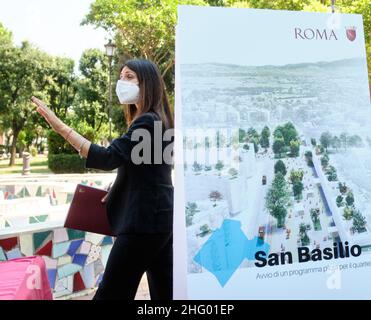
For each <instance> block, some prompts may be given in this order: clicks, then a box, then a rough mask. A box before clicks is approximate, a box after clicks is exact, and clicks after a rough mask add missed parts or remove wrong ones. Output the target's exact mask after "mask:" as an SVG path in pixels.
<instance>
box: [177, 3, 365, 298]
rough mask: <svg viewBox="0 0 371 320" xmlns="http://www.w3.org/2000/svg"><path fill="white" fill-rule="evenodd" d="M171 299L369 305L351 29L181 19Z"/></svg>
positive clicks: (359, 97)
mask: <svg viewBox="0 0 371 320" xmlns="http://www.w3.org/2000/svg"><path fill="white" fill-rule="evenodd" d="M176 38H177V40H176V110H175V114H176V128H177V137H176V139H175V140H176V146H175V148H176V149H175V158H176V170H175V171H176V173H175V243H174V252H175V291H174V293H175V298H176V299H184V298H188V299H370V298H371V125H370V124H371V106H370V92H369V84H368V78H367V63H366V51H365V44H364V33H363V22H362V16H361V15H356V14H338V13H334V14H333V13H309V12H294V11H279V10H260V9H240V8H238V9H237V8H216V7H196V6H179V8H178V26H177V36H176Z"/></svg>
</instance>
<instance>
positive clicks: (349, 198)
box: [345, 191, 354, 207]
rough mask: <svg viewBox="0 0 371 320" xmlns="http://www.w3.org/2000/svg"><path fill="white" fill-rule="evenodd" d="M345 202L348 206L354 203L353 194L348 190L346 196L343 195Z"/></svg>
mask: <svg viewBox="0 0 371 320" xmlns="http://www.w3.org/2000/svg"><path fill="white" fill-rule="evenodd" d="M345 202H346V203H347V205H348V206H350V207H351V206H352V205H353V204H354V195H353V192H352V191H349V192H348V194H347V196H346V197H345Z"/></svg>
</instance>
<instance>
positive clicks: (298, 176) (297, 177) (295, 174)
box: [289, 169, 304, 184]
mask: <svg viewBox="0 0 371 320" xmlns="http://www.w3.org/2000/svg"><path fill="white" fill-rule="evenodd" d="M303 177H304V171H303V170H300V169H299V170H294V169H293V170H291V171H290V177H289V179H290V182H291V183H292V184H295V183H297V182H301V181H302V180H303Z"/></svg>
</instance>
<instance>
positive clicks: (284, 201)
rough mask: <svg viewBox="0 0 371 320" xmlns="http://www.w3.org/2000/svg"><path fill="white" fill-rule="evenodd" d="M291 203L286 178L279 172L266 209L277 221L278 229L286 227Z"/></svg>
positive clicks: (269, 191)
mask: <svg viewBox="0 0 371 320" xmlns="http://www.w3.org/2000/svg"><path fill="white" fill-rule="evenodd" d="M289 203H290V195H289V191H288V186H287V183H286V180H285V177H284V176H283V174H282V173H281V172H278V173H277V174H276V175H275V177H274V179H273V182H272V186H271V187H270V189H269V190H268V193H267V196H266V208H267V209H268V211H269V213H270V214H271V215H272V216H273V217H275V218H276V219H277V227H278V228H282V227H283V226H284V225H285V218H286V215H287V209H286V208H287V206H288V205H289Z"/></svg>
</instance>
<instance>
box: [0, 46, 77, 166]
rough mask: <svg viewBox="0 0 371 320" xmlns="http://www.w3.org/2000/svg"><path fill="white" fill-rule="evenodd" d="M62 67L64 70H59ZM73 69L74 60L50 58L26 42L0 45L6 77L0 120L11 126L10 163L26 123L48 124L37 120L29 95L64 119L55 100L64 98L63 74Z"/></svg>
mask: <svg viewBox="0 0 371 320" xmlns="http://www.w3.org/2000/svg"><path fill="white" fill-rule="evenodd" d="M62 71H65V73H64V72H62ZM69 72H73V61H72V60H69V59H64V58H59V59H58V58H53V57H51V56H49V55H47V54H46V53H44V52H42V51H40V50H39V49H37V48H35V47H33V46H32V45H30V44H29V43H28V42H23V43H22V44H21V46H20V47H15V46H12V45H9V46H7V47H3V46H1V47H0V74H2V75H4V77H5V79H6V81H1V82H0V114H1V117H2V121H3V122H5V123H7V124H8V125H9V127H10V128H11V130H12V137H13V139H12V146H11V158H10V163H9V165H10V166H12V165H14V163H15V153H16V146H17V140H18V136H19V134H20V132H21V131H22V129H23V128H25V127H32V126H34V127H35V124H36V123H37V124H40V125H41V126H43V127H48V124H47V123H46V122H45V121H41V122H40V116H39V115H38V114H37V112H36V110H35V108H34V105H33V104H32V103H31V99H30V97H31V96H32V95H35V96H38V97H40V98H42V99H43V100H44V101H45V102H46V103H50V102H53V104H50V107H51V109H52V111H53V112H55V113H56V115H57V116H58V117H60V118H61V119H62V120H65V116H66V108H67V107H66V106H65V105H63V108H60V106H61V104H62V102H61V104H58V103H55V102H56V101H65V100H64V99H65V97H66V96H67V95H68V94H69V91H68V90H67V89H66V87H64V85H65V81H64V80H65V79H64V76H65V74H68V73H69Z"/></svg>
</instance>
